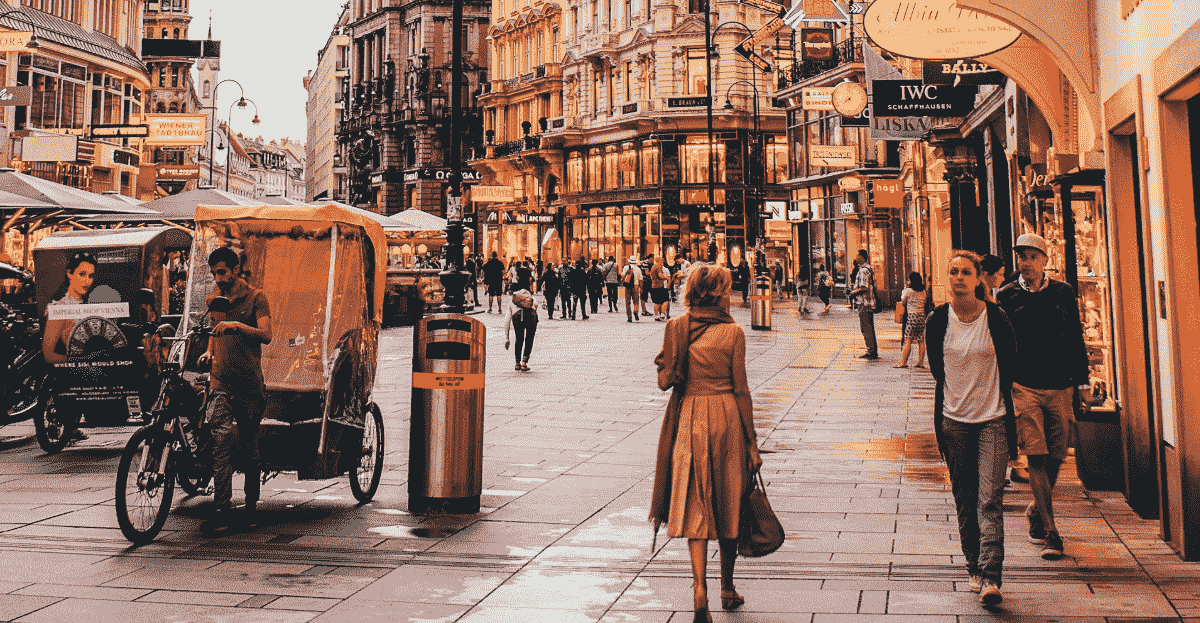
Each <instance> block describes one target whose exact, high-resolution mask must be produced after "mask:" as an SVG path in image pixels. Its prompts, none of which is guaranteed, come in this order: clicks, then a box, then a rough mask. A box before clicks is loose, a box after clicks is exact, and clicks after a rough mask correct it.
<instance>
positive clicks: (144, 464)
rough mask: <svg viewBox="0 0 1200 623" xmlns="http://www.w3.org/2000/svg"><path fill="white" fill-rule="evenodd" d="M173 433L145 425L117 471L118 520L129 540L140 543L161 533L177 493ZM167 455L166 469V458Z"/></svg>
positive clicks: (126, 451) (134, 435)
mask: <svg viewBox="0 0 1200 623" xmlns="http://www.w3.org/2000/svg"><path fill="white" fill-rule="evenodd" d="M170 442H171V439H170V436H169V435H167V434H165V433H163V432H161V431H159V430H155V429H149V428H143V429H141V430H139V431H138V432H136V433H134V434H133V437H130V439H129V443H127V444H125V451H124V452H122V453H121V463H120V466H119V467H118V471H117V523H118V524H120V526H121V532H122V533H123V534H124V535H125V538H127V539H129V541H130V542H132V543H134V544H137V545H141V544H143V543H149V542H150V541H153V540H154V537H156V536H158V533H159V531H161V530H162V527H163V525H164V524H166V523H167V515H169V514H170V512H171V498H172V496H173V495H174V493H175V466H174V465H173V464H172V463H173V462H172V461H170V460H169V457H168V456H167V453H169V452H170V445H171V443H170ZM164 457H165V458H168V460H167V464H166V469H165V470H164V472H163V473H160V472H159V471H158V470H159V468H160V467H162V466H163V459H164Z"/></svg>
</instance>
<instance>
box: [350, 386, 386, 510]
mask: <svg viewBox="0 0 1200 623" xmlns="http://www.w3.org/2000/svg"><path fill="white" fill-rule="evenodd" d="M368 410H369V411H370V413H369V416H368V417H366V418H364V421H363V438H362V455H361V456H360V457H359V458H358V465H357V466H356V467H355V469H354V471H353V472H351V473H350V491H352V492H353V493H354V499H356V500H358V501H359V502H362V503H366V502H370V501H371V498H373V497H375V492H376V491H377V490H378V489H379V479H380V478H382V477H383V414H381V413H380V412H379V406H378V405H376V404H375V403H373V402H372V403H371V404H370V406H369V407H368Z"/></svg>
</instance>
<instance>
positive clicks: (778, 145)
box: [763, 136, 788, 184]
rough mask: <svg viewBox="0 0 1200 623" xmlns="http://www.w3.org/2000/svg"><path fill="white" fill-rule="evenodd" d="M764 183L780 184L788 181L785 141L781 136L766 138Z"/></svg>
mask: <svg viewBox="0 0 1200 623" xmlns="http://www.w3.org/2000/svg"><path fill="white" fill-rule="evenodd" d="M763 158H764V159H765V161H766V169H767V170H766V175H767V179H766V183H768V184H781V183H783V182H785V181H787V179H788V163H787V139H786V138H785V137H783V136H768V137H767V146H766V153H765V154H763Z"/></svg>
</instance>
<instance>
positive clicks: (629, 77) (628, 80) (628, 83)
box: [625, 61, 633, 102]
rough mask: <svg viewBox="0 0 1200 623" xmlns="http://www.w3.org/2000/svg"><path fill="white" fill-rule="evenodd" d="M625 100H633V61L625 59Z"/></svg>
mask: <svg viewBox="0 0 1200 623" xmlns="http://www.w3.org/2000/svg"><path fill="white" fill-rule="evenodd" d="M625 101H627V102H631V101H633V61H625Z"/></svg>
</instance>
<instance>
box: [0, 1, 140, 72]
mask: <svg viewBox="0 0 1200 623" xmlns="http://www.w3.org/2000/svg"><path fill="white" fill-rule="evenodd" d="M3 8H4V9H5V10H6V12H8V13H21V14H22V15H23V16H24V17H25V18H27V19H21V18H13V17H9V16H6V17H0V26H4V27H5V28H9V29H11V30H19V31H28V30H29V24H30V22H32V23H33V24H35V25H36V26H37V35H38V38H39V39H45V40H46V41H53V42H54V43H57V44H60V45H65V46H67V47H69V48H74V49H76V50H80V51H82V52H87V53H89V54H93V55H95V56H99V57H100V58H103V59H107V60H110V61H113V62H117V63H120V64H122V65H125V66H126V67H129V68H130V69H133V70H135V71H137V72H139V73H141V74H142V75H145V74H146V66H145V65H144V64H143V63H142V61H141V60H139V59H138V57H137V55H136V54H134V53H133V52H131V51H130V50H128V49H126V48H125V47H124V46H122V45H121V44H119V43H117V41H116V39H113V38H112V37H109V36H108V35H104V34H101V33H98V32H91V31H87V30H84V29H83V28H82V27H80V26H79V25H78V24H76V23H75V22H69V21H67V20H65V19H62V18H59V17H55V16H53V15H50V14H49V13H43V12H41V11H36V10H33V9H27V8H25V7H24V6H21V5H17V6H14V7H9V6H8V5H5V6H4V7H3Z"/></svg>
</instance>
